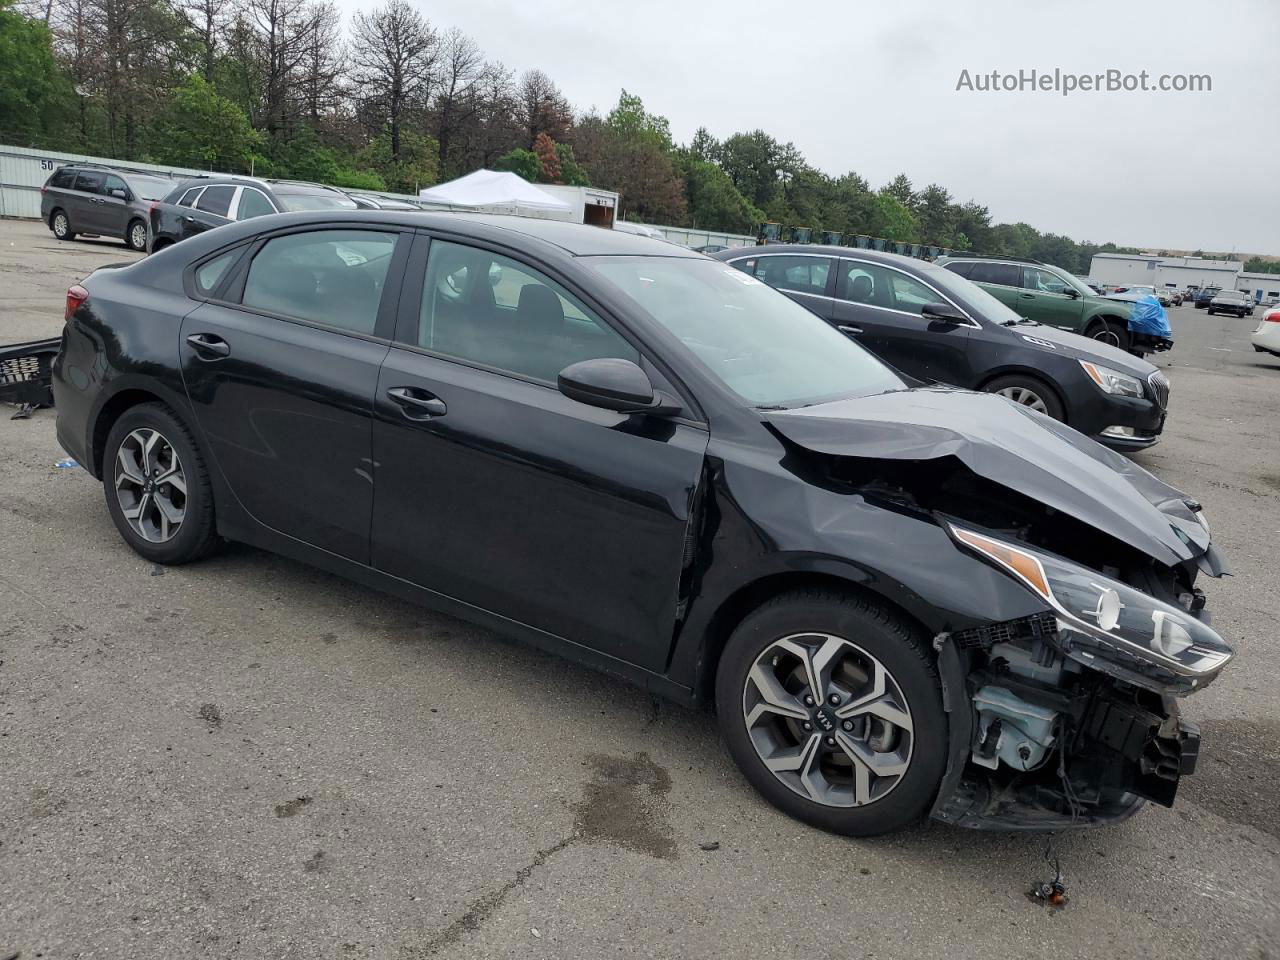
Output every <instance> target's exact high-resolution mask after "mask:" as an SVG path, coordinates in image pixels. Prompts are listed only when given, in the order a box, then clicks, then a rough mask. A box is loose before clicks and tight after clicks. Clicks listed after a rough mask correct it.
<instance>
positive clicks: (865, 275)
mask: <svg viewBox="0 0 1280 960" xmlns="http://www.w3.org/2000/svg"><path fill="white" fill-rule="evenodd" d="M929 303H952V301H950V300H949V299H948V298H947V297H946V296H944V295H943V294H942V293H941V292H940V291H938V290H937V289H935V288H934V287H932V286H930V285H929V284H928V283H926V282H925V281H923V280H921V279H920V278H919V277H916V276H914V275H912V274H909V273H907V272H906V271H904V270H899V269H898V268H896V267H891V266H888V265H886V264H882V263H876V262H872V261H869V260H857V259H852V258H850V259H841V260H840V264H839V266H838V268H837V270H836V298H835V301H834V302H833V305H832V306H833V310H832V318H831V323H832V324H833V325H834V326H835V327H836V329H837V330H839V331H840V332H841V333H843V334H845V335H846V336H849V337H852V338H853V339H855V340H857V342H858V343H860V344H862V345H863V346H864V347H866V348H867V349H868V350H870V351H871V352H872V353H874V354H876V355H877V356H878V357H880V358H881V359H882V360H884V361H885V362H886V363H888V364H890V365H891V366H893V367H895V368H897V369H898V370H901V371H902V372H903V373H905V374H907V375H908V376H912V377H915V378H916V379H918V380H926V381H938V382H940V383H951V384H956V385H958V386H962V387H968V386H972V385H973V381H974V372H973V370H972V368H971V366H970V363H969V353H968V351H969V335H970V333H971V332H972V331H973V330H974V329H975V328H976V327H977V323H976V322H975V321H972V320H969V321H966V322H963V323H961V322H951V321H941V320H926V319H925V318H924V317H923V316H922V311H923V308H924V306H925V305H926V304H929ZM953 305H954V304H953ZM962 312H963V311H962Z"/></svg>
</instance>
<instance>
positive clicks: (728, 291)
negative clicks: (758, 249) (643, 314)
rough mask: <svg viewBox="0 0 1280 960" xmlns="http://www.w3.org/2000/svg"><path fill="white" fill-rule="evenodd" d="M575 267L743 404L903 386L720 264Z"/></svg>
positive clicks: (656, 260) (777, 403)
mask: <svg viewBox="0 0 1280 960" xmlns="http://www.w3.org/2000/svg"><path fill="white" fill-rule="evenodd" d="M583 262H585V263H587V264H588V265H589V266H591V268H592V269H594V270H595V271H596V272H597V273H599V274H600V275H601V276H603V277H605V278H606V279H607V280H609V281H611V282H612V283H613V284H614V285H616V286H617V287H619V288H620V289H621V290H622V291H623V292H624V293H626V294H627V295H628V296H629V297H631V298H632V299H633V300H635V301H636V302H637V303H638V304H639V305H640V306H641V307H643V308H644V309H645V310H647V311H648V312H649V313H650V314H651V315H652V316H653V318H654V319H655V320H657V321H658V322H659V323H660V324H662V326H664V327H666V328H667V329H668V330H669V331H671V333H673V334H675V336H677V337H679V338H680V340H681V342H683V343H684V345H685V346H686V347H687V348H688V349H689V351H690V352H691V353H692V354H693V355H694V356H695V357H696V358H697V359H698V360H699V361H701V362H702V364H703V365H704V366H705V367H706V368H707V369H708V370H710V371H711V373H712V374H714V375H715V376H716V377H717V378H718V379H719V380H720V382H721V383H723V384H724V385H725V386H727V387H728V388H729V389H730V390H732V391H733V392H734V393H736V394H737V395H738V396H739V397H741V398H742V399H743V400H745V401H746V402H747V403H749V404H751V405H752V406H756V407H762V408H768V409H777V408H783V407H798V406H807V405H809V404H813V403H820V402H823V401H826V400H835V399H837V398H840V397H852V396H867V395H869V394H873V393H884V392H885V391H887V390H901V389H903V388H904V387H905V386H906V384H905V383H904V382H903V381H902V380H901V379H900V378H899V377H898V376H897V374H895V373H894V372H893V371H892V370H890V369H889V368H888V367H886V366H885V365H884V364H883V363H881V362H880V361H879V360H877V359H876V358H875V357H873V356H872V355H871V354H869V353H868V352H867V351H866V350H864V349H863V348H862V347H860V346H858V345H857V344H856V343H853V342H852V341H851V340H849V339H848V338H847V337H845V336H844V335H843V334H840V333H837V332H836V331H835V330H834V329H832V328H831V327H830V326H828V325H827V324H826V323H825V322H824V321H822V320H820V319H819V318H817V317H815V316H814V315H813V314H812V313H810V312H809V311H808V310H806V309H805V308H804V307H802V306H800V305H799V304H797V303H793V302H792V301H791V300H789V299H788V298H787V297H785V296H784V295H783V294H780V293H778V292H777V291H775V290H774V289H773V288H771V287H769V286H766V285H765V284H763V283H761V282H760V281H759V280H757V279H755V278H754V277H750V276H747V274H745V273H742V272H741V271H739V270H735V269H734V268H733V267H731V266H729V265H728V264H726V263H720V262H718V261H715V260H703V259H701V258H698V259H693V258H688V259H686V258H668V257H592V258H584V261H583Z"/></svg>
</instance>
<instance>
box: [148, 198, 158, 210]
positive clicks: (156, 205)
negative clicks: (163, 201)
mask: <svg viewBox="0 0 1280 960" xmlns="http://www.w3.org/2000/svg"><path fill="white" fill-rule="evenodd" d="M158 206H160V201H159V200H152V201H151V206H149V207H147V213H153V212H155V209H156V207H158Z"/></svg>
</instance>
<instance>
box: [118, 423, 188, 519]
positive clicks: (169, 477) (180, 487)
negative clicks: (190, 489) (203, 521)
mask: <svg viewBox="0 0 1280 960" xmlns="http://www.w3.org/2000/svg"><path fill="white" fill-rule="evenodd" d="M114 481H115V490H116V499H117V500H118V501H119V503H120V512H121V514H122V515H123V517H124V519H125V521H126V522H127V523H128V524H129V526H130V528H132V530H133V531H134V532H135V533H136V534H138V536H140V537H142V539H143V540H145V541H147V542H148V543H167V542H169V541H170V540H172V539H173V538H174V537H175V536H177V535H178V531H179V530H180V529H181V528H182V522H183V520H184V519H185V518H186V513H187V476H186V473H185V472H184V471H183V469H182V461H181V459H179V457H178V452H177V451H176V450H174V448H173V444H172V443H170V442H169V441H168V440H166V439H165V437H164V436H163V435H162V434H161V433H160V432H159V431H158V430H153V429H151V428H149V427H140V428H139V429H137V430H134V431H133V432H132V433H130V434H129V435H128V436H127V437H125V438H124V441H123V442H122V443H121V444H120V446H119V447H118V448H117V451H116V464H115V476H114Z"/></svg>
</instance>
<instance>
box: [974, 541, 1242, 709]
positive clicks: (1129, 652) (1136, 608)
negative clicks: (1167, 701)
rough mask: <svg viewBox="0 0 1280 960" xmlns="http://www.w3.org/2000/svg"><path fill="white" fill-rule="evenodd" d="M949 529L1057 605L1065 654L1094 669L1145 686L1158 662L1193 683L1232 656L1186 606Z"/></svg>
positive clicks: (1179, 680) (1172, 677)
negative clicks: (1112, 670)
mask: <svg viewBox="0 0 1280 960" xmlns="http://www.w3.org/2000/svg"><path fill="white" fill-rule="evenodd" d="M949 526H950V529H951V535H952V536H953V537H955V538H956V540H958V541H959V542H960V543H962V544H964V545H965V546H967V547H969V548H970V549H972V550H974V551H976V552H977V553H979V554H981V555H982V556H984V557H986V558H987V559H989V560H991V561H992V562H994V563H995V564H996V565H997V566H998V567H1000V568H1001V569H1003V570H1005V571H1007V572H1008V573H1010V574H1012V575H1013V576H1014V577H1016V578H1017V579H1018V580H1020V581H1022V583H1024V584H1025V585H1026V586H1027V587H1029V588H1030V589H1031V590H1032V591H1034V592H1035V593H1036V594H1037V595H1038V596H1039V597H1040V598H1041V599H1043V600H1044V601H1045V602H1046V603H1047V604H1049V606H1050V607H1052V608H1053V611H1054V612H1055V613H1056V614H1057V615H1058V630H1059V635H1060V642H1061V645H1062V647H1063V652H1064V653H1066V654H1067V655H1068V656H1070V657H1072V659H1075V660H1078V661H1080V662H1081V663H1084V664H1086V665H1088V666H1091V667H1095V668H1099V664H1098V662H1097V661H1098V660H1099V659H1102V660H1106V661H1107V662H1108V664H1110V665H1111V666H1113V667H1117V668H1119V669H1120V671H1122V672H1123V673H1124V675H1125V676H1126V678H1127V679H1131V680H1133V681H1135V682H1139V683H1141V682H1143V680H1144V679H1145V678H1147V677H1148V676H1149V674H1150V673H1151V670H1150V668H1151V667H1156V668H1158V675H1160V676H1167V679H1168V680H1169V681H1172V682H1173V683H1174V684H1175V685H1177V686H1183V687H1187V688H1194V687H1196V686H1199V685H1200V684H1201V683H1203V682H1204V681H1206V680H1210V679H1212V678H1213V677H1214V676H1215V675H1216V674H1217V673H1218V671H1219V670H1221V669H1222V667H1223V666H1224V665H1225V664H1226V662H1227V661H1228V660H1230V659H1231V657H1232V652H1231V648H1230V647H1229V646H1227V644H1226V643H1225V642H1224V641H1223V640H1222V638H1221V637H1219V636H1218V635H1217V634H1216V633H1214V632H1213V630H1211V629H1210V628H1209V627H1208V626H1206V625H1205V624H1203V623H1201V622H1200V621H1199V620H1197V619H1196V618H1195V617H1193V616H1192V615H1191V614H1189V613H1188V612H1187V611H1185V610H1182V609H1180V608H1178V607H1175V606H1173V605H1171V604H1168V603H1165V602H1163V601H1161V600H1157V599H1156V598H1155V597H1152V596H1149V595H1148V594H1145V593H1143V592H1142V591H1140V590H1135V589H1134V588H1133V587H1131V586H1129V585H1128V584H1125V583H1121V582H1120V581H1118V580H1113V579H1111V578H1110V577H1105V576H1103V575H1102V574H1100V573H1097V572H1096V571H1093V570H1090V569H1089V568H1087V567H1082V566H1079V565H1077V564H1074V563H1071V562H1070V561H1067V560H1063V559H1061V558H1059V557H1054V556H1052V555H1050V554H1047V553H1040V552H1039V551H1036V550H1030V549H1028V548H1026V547H1024V546H1016V547H1015V546H1013V545H1012V544H1009V543H1005V542H1004V541H1002V540H995V539H993V538H991V537H988V536H986V535H985V534H981V533H977V532H975V531H973V530H966V529H963V528H961V527H957V526H955V525H953V524H950V525H949ZM1162 686H1163V685H1162Z"/></svg>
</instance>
